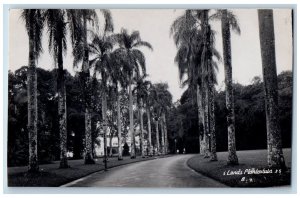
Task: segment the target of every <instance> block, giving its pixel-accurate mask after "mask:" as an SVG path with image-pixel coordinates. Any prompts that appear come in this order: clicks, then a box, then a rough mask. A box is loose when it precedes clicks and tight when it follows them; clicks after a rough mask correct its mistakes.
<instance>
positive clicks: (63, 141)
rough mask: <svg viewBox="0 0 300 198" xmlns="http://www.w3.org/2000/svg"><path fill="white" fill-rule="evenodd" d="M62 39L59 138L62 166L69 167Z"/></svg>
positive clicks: (59, 68)
mask: <svg viewBox="0 0 300 198" xmlns="http://www.w3.org/2000/svg"><path fill="white" fill-rule="evenodd" d="M62 53H63V50H62V41H60V42H59V46H58V57H57V65H58V75H57V92H58V119H59V138H60V166H59V167H60V168H68V167H69V166H68V160H67V103H66V85H65V75H64V70H63V56H62Z"/></svg>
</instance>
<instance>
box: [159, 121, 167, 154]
mask: <svg viewBox="0 0 300 198" xmlns="http://www.w3.org/2000/svg"><path fill="white" fill-rule="evenodd" d="M160 131H161V153H162V154H163V155H165V146H166V145H165V130H164V123H163V120H162V119H160Z"/></svg>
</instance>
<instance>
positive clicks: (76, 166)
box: [7, 156, 166, 187]
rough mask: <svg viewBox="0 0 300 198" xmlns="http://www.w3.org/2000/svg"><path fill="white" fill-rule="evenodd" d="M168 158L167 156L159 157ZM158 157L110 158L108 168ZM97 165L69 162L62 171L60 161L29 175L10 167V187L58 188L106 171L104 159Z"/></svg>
mask: <svg viewBox="0 0 300 198" xmlns="http://www.w3.org/2000/svg"><path fill="white" fill-rule="evenodd" d="M159 157H166V156H159ZM156 158H157V157H156V156H155V157H146V158H141V157H139V156H137V157H136V159H130V157H123V160H121V161H119V160H118V159H117V158H116V157H114V158H109V161H108V163H107V166H108V168H111V167H116V166H120V165H124V164H129V163H134V162H138V161H144V160H151V159H156ZM96 160H97V161H96V164H92V165H84V164H83V160H69V165H70V166H71V167H70V168H67V169H60V168H58V167H59V161H55V162H53V163H52V164H44V165H40V166H39V167H40V172H39V173H35V174H33V173H30V174H29V173H28V172H27V167H26V166H22V167H10V168H8V170H7V172H8V187H15V186H27V187H37V186H39V187H57V186H61V185H63V184H66V183H68V182H71V181H73V180H76V179H79V178H81V177H84V176H87V175H89V174H92V173H94V172H97V171H101V170H104V164H103V159H102V158H100V159H96Z"/></svg>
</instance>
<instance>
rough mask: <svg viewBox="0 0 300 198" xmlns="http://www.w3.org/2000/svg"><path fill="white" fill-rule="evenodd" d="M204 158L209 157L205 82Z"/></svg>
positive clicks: (206, 88)
mask: <svg viewBox="0 0 300 198" xmlns="http://www.w3.org/2000/svg"><path fill="white" fill-rule="evenodd" d="M204 87H205V88H204V91H205V93H204V136H203V139H204V145H205V147H204V158H209V123H208V122H209V115H208V111H209V109H208V105H209V101H208V87H207V84H206V85H205V86H204Z"/></svg>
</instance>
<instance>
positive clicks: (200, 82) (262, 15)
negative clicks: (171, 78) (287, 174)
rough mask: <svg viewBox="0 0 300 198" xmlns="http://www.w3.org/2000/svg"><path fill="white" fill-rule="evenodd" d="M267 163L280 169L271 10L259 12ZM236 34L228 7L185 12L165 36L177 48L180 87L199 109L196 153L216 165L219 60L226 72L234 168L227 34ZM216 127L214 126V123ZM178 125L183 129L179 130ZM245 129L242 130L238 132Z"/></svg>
mask: <svg viewBox="0 0 300 198" xmlns="http://www.w3.org/2000/svg"><path fill="white" fill-rule="evenodd" d="M216 20H219V21H221V35H222V43H223V56H222V57H221V55H220V54H219V52H218V51H217V50H216V48H215V31H214V30H212V28H211V23H212V22H214V21H216ZM258 21H259V38H260V47H261V57H262V67H263V83H264V94H265V97H264V98H265V109H266V110H265V112H266V129H267V137H266V141H267V150H268V165H269V166H270V167H281V168H285V161H284V157H283V153H282V137H281V131H280V126H279V106H278V85H277V71H276V56H275V36H274V21H273V10H270V9H259V10H258ZM232 31H234V32H235V33H237V34H240V33H241V30H240V27H239V23H238V19H237V17H236V16H235V15H234V13H233V12H232V11H230V10H227V9H219V10H210V9H203V10H185V12H184V13H183V14H182V15H181V16H179V17H178V18H177V19H176V20H175V21H174V22H173V24H172V26H171V29H170V34H171V35H172V36H173V39H174V42H175V45H176V47H177V54H176V57H175V63H176V64H177V66H178V69H179V78H180V80H181V83H182V85H183V86H188V89H189V91H190V92H192V93H193V94H190V96H191V97H192V98H193V99H194V100H195V101H196V104H197V109H198V112H197V114H198V131H199V133H198V135H199V138H198V139H199V150H200V154H202V155H203V156H204V158H210V160H211V161H217V160H218V158H217V153H216V151H217V150H216V148H217V145H216V139H217V137H216V116H215V111H216V109H215V108H216V107H215V98H216V90H215V84H216V83H217V81H216V72H217V70H218V63H219V62H220V61H223V64H224V73H225V101H226V109H225V115H224V116H225V117H226V121H227V125H226V126H225V127H227V140H228V142H227V146H228V164H229V165H237V164H238V163H239V162H238V156H237V154H236V116H235V113H236V112H235V105H236V104H235V103H234V95H233V80H232V56H235V55H234V54H232V53H231V33H232ZM217 124H219V123H217ZM181 127H182V126H181ZM242 130H244V129H242Z"/></svg>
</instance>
